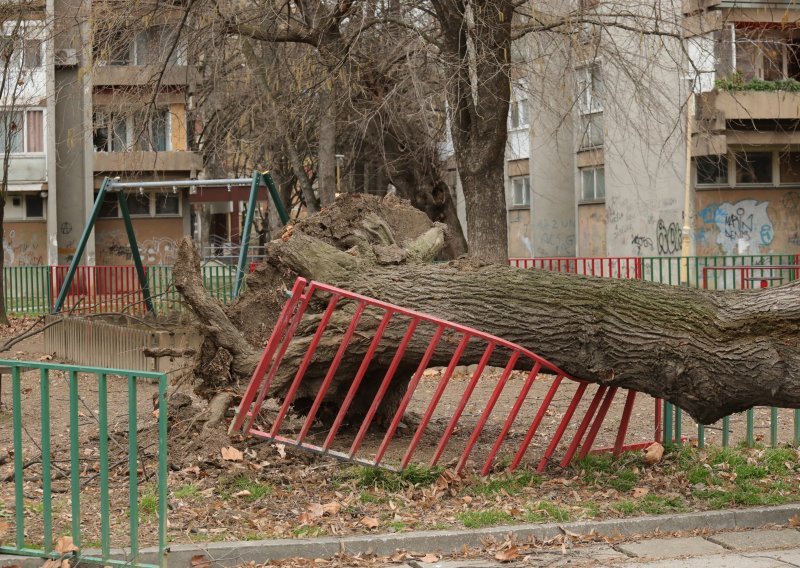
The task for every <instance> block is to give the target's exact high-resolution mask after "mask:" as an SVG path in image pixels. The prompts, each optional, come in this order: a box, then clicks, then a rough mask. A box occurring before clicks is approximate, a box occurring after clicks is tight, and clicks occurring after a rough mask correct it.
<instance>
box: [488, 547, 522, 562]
mask: <svg viewBox="0 0 800 568" xmlns="http://www.w3.org/2000/svg"><path fill="white" fill-rule="evenodd" d="M517 558H519V552H517V547H516V546H512V547H510V548H507V549H505V550H500V551H498V552H497V554H495V555H494V559H495V560H499V561H500V562H513V561H514V560H516V559H517Z"/></svg>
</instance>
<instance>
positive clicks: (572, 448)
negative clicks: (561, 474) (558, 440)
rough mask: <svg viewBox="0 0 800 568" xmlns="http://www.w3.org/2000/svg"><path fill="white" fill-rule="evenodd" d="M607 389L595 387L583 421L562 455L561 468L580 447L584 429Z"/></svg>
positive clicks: (590, 420) (566, 464) (565, 465)
mask: <svg viewBox="0 0 800 568" xmlns="http://www.w3.org/2000/svg"><path fill="white" fill-rule="evenodd" d="M607 389H608V387H606V386H600V387H597V392H595V393H594V397H592V402H591V403H590V404H589V408H588V409H587V410H586V413H585V414H584V416H583V420H581V423H580V425H579V426H578V429H577V431H576V432H575V435H574V436H573V437H572V442H571V443H570V445H569V448H567V453H566V454H565V455H564V458H563V459H562V460H561V467H567V466H568V465H569V462H571V461H572V456H574V455H575V452H576V451H577V449H578V446H580V445H581V440H582V439H583V435H584V433H585V432H586V429H587V428H588V427H589V424H590V423H591V422H592V418H593V417H594V415H595V412H596V411H597V407H598V406H599V405H600V400H601V399H602V398H603V395H604V394H605V392H606V390H607ZM556 435H557V436H558V434H556Z"/></svg>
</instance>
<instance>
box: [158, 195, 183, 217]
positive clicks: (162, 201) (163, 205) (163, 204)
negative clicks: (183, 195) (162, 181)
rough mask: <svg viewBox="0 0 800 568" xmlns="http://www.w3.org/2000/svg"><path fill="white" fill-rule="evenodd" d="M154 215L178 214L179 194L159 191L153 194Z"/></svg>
mask: <svg viewBox="0 0 800 568" xmlns="http://www.w3.org/2000/svg"><path fill="white" fill-rule="evenodd" d="M155 200H156V215H178V214H179V213H180V201H181V200H180V195H178V194H177V193H159V194H158V195H156V196H155Z"/></svg>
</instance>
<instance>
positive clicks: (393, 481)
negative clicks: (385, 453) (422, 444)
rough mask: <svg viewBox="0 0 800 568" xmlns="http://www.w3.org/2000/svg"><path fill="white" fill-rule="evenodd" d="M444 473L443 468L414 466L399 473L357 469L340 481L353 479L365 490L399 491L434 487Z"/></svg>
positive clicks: (374, 469)
mask: <svg viewBox="0 0 800 568" xmlns="http://www.w3.org/2000/svg"><path fill="white" fill-rule="evenodd" d="M442 471H444V468H443V467H439V466H437V467H425V466H420V465H414V464H412V465H410V466H408V467H407V468H406V469H404V470H403V471H401V472H399V473H396V472H393V471H387V470H385V469H380V468H377V467H357V468H350V469H348V470H346V471H345V472H344V473H343V474H342V477H341V478H340V480H341V479H348V478H349V479H352V480H354V481H355V483H356V485H357V486H358V487H361V488H364V489H372V488H377V489H384V490H386V491H399V490H401V489H404V488H406V487H421V486H427V485H432V484H433V483H434V482H436V480H437V479H439V476H440V475H441V474H442Z"/></svg>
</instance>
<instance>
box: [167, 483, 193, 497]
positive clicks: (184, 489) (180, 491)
mask: <svg viewBox="0 0 800 568" xmlns="http://www.w3.org/2000/svg"><path fill="white" fill-rule="evenodd" d="M172 494H173V496H174V497H175V498H176V499H194V498H196V497H197V496H198V495H199V494H200V489H198V487H197V485H195V484H193V483H189V484H186V485H181V486H180V487H178V488H177V489H176V490H175V491H174V492H173V493H172Z"/></svg>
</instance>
